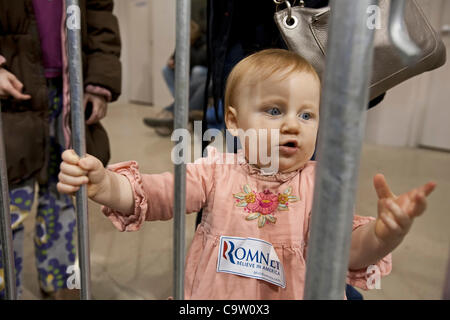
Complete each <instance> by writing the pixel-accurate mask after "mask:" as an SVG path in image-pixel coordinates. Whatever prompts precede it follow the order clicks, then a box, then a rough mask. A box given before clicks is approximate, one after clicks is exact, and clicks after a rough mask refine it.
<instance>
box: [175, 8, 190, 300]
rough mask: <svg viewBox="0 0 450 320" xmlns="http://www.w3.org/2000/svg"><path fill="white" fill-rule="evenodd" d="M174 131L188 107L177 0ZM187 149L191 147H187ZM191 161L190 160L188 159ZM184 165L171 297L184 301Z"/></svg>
mask: <svg viewBox="0 0 450 320" xmlns="http://www.w3.org/2000/svg"><path fill="white" fill-rule="evenodd" d="M176 15H177V16H176V30H177V31H176V55H175V61H176V62H175V63H176V66H175V115H174V116H175V117H174V129H175V130H176V129H180V128H187V123H188V108H189V50H190V19H191V3H190V0H177V5H176ZM189 147H190V146H189ZM189 160H190V159H189ZM185 214H186V163H184V162H183V163H181V164H176V165H175V197H174V270H173V271H174V298H175V299H176V300H182V299H184V260H185Z"/></svg>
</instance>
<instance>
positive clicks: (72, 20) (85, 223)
mask: <svg viewBox="0 0 450 320" xmlns="http://www.w3.org/2000/svg"><path fill="white" fill-rule="evenodd" d="M66 14H67V20H66V30H67V52H68V62H69V81H70V116H71V121H72V146H73V149H74V150H75V152H76V153H77V154H78V155H79V156H80V157H83V156H84V155H86V138H85V119H84V106H83V71H82V60H81V17H80V7H79V2H78V0H66ZM76 210H77V234H78V258H79V271H80V284H81V299H83V300H89V299H90V297H91V289H90V279H91V272H90V257H89V230H88V227H89V220H88V215H87V213H88V201H87V189H86V186H85V185H83V186H81V188H80V189H79V190H78V191H77V193H76Z"/></svg>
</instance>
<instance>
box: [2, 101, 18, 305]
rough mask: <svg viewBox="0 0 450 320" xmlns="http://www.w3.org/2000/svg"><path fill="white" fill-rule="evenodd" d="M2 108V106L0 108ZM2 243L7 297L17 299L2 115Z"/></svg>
mask: <svg viewBox="0 0 450 320" xmlns="http://www.w3.org/2000/svg"><path fill="white" fill-rule="evenodd" d="M0 109H1V108H0ZM0 170H1V172H0V173H1V188H2V189H1V192H0V205H1V207H0V245H1V249H2V256H1V258H2V265H3V270H4V277H3V281H4V283H5V297H6V299H8V300H16V299H17V290H16V277H15V269H14V250H13V238H12V231H11V216H10V212H9V192H8V172H7V167H6V154H5V144H4V141H3V124H2V116H1V115H0Z"/></svg>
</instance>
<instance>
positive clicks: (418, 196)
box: [373, 174, 436, 242]
mask: <svg viewBox="0 0 450 320" xmlns="http://www.w3.org/2000/svg"><path fill="white" fill-rule="evenodd" d="M373 183H374V186H375V190H376V192H377V195H378V217H377V221H376V224H375V235H376V236H377V237H378V238H379V239H380V240H382V241H383V242H398V241H401V240H402V239H403V237H404V236H405V235H406V234H407V233H408V231H409V229H410V228H411V225H412V222H413V220H414V218H415V217H417V216H420V215H421V214H422V213H423V212H424V211H425V209H426V206H427V196H428V195H429V194H430V193H431V192H432V191H433V190H434V188H435V187H436V184H435V183H434V182H428V183H427V184H425V185H423V186H421V187H419V188H415V189H412V190H411V191H409V192H406V193H403V194H401V195H399V196H396V195H395V194H393V193H392V192H391V190H390V188H389V186H388V185H387V182H386V179H385V178H384V176H383V175H382V174H377V175H375V177H374V179H373Z"/></svg>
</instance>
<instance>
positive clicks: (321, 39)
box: [274, 0, 446, 100]
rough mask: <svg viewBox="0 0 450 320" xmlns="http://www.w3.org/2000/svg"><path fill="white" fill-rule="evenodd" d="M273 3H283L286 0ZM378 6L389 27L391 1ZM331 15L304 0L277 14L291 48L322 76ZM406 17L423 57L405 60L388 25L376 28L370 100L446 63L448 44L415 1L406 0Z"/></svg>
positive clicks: (276, 18) (324, 9) (385, 0)
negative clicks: (446, 45)
mask: <svg viewBox="0 0 450 320" xmlns="http://www.w3.org/2000/svg"><path fill="white" fill-rule="evenodd" d="M287 1H288V0H287ZM274 2H275V3H276V4H281V3H283V2H286V1H274ZM378 6H379V8H380V18H381V26H388V24H389V7H390V0H380V1H379V4H378ZM291 17H292V19H291ZM329 18H330V7H323V8H320V9H314V8H306V7H304V5H303V1H300V4H299V5H296V6H293V7H291V5H290V3H287V8H285V9H282V10H278V5H277V9H276V12H275V15H274V19H275V23H276V25H277V27H278V29H279V31H280V33H281V35H282V37H283V39H284V41H285V43H286V44H287V46H288V48H289V50H291V51H294V52H296V53H298V54H299V55H301V56H302V57H304V58H305V59H306V60H307V61H308V62H309V63H311V65H312V66H313V67H314V68H315V70H316V71H317V73H318V75H319V77H320V78H322V74H323V71H324V69H325V60H326V59H325V56H326V48H327V39H328V20H329ZM404 19H405V25H406V28H407V30H408V33H409V36H410V38H411V40H412V41H413V42H414V43H415V44H416V45H417V46H418V47H419V48H420V50H421V54H420V57H419V58H418V59H417V62H414V63H413V64H407V63H405V62H404V61H402V59H401V58H400V57H399V55H398V53H397V48H395V47H394V45H393V44H392V43H391V41H390V37H389V34H388V32H389V30H388V28H387V27H382V28H379V29H376V30H375V35H374V56H373V69H372V78H371V81H370V100H372V99H373V98H375V97H377V96H379V95H380V94H382V93H384V92H386V91H387V90H388V89H390V88H392V87H394V86H396V85H398V84H399V83H401V82H403V81H406V80H407V79H409V78H412V77H414V76H416V75H419V74H421V73H423V72H426V71H431V70H433V69H436V68H439V67H440V66H442V65H444V64H445V61H446V49H445V45H444V43H443V42H442V40H441V38H440V37H439V35H438V34H437V33H436V31H435V30H434V29H433V28H432V26H431V25H430V23H429V21H428V19H427V18H426V16H425V14H424V13H423V11H422V9H421V8H420V7H419V6H418V5H417V3H416V1H415V0H410V1H406V4H405V15H404Z"/></svg>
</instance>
